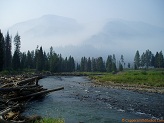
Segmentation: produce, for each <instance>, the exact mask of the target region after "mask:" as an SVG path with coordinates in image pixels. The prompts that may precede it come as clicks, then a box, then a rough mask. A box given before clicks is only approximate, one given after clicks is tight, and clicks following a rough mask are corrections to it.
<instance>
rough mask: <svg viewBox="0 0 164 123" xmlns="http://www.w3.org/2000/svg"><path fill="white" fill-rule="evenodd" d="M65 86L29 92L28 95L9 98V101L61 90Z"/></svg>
mask: <svg viewBox="0 0 164 123" xmlns="http://www.w3.org/2000/svg"><path fill="white" fill-rule="evenodd" d="M63 89H64V87H61V88H57V89H51V90H45V91H40V92H37V93H33V94H29V95H26V96H20V97H16V98H12V99H9V100H8V101H7V103H8V102H10V101H15V100H17V101H18V100H22V99H27V98H30V97H35V96H40V95H44V94H47V93H50V92H53V91H59V90H63Z"/></svg>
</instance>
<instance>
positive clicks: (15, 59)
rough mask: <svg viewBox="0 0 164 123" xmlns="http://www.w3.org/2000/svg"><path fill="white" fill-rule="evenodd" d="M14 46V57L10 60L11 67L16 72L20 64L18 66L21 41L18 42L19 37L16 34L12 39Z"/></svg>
mask: <svg viewBox="0 0 164 123" xmlns="http://www.w3.org/2000/svg"><path fill="white" fill-rule="evenodd" d="M14 45H15V51H14V55H13V59H12V66H13V69H14V70H18V69H20V67H21V64H20V45H21V41H20V36H19V35H18V33H17V34H16V35H15V37H14Z"/></svg>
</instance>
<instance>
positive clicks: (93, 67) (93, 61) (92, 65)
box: [91, 58, 97, 72]
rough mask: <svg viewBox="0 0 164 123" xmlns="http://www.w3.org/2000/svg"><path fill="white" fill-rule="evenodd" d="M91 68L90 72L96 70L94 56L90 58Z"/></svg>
mask: <svg viewBox="0 0 164 123" xmlns="http://www.w3.org/2000/svg"><path fill="white" fill-rule="evenodd" d="M91 70H92V72H95V71H97V67H96V60H95V58H92V62H91Z"/></svg>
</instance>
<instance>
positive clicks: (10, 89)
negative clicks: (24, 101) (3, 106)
mask: <svg viewBox="0 0 164 123" xmlns="http://www.w3.org/2000/svg"><path fill="white" fill-rule="evenodd" d="M37 86H38V85H26V86H18V87H9V88H0V92H11V91H20V90H23V89H24V90H28V89H30V88H33V87H37ZM40 87H43V86H40Z"/></svg>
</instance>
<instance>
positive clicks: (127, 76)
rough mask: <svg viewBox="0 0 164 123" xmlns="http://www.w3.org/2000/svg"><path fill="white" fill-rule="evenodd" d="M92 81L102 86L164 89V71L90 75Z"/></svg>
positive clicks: (130, 71) (134, 71) (131, 71)
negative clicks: (113, 84)
mask: <svg viewBox="0 0 164 123" xmlns="http://www.w3.org/2000/svg"><path fill="white" fill-rule="evenodd" d="M89 77H90V78H91V79H94V80H96V81H97V82H99V83H102V84H110V83H111V82H112V83H118V84H129V85H140V86H151V87H164V71H162V70H161V71H157V70H149V71H143V70H128V71H124V72H120V73H117V74H112V73H104V74H103V75H99V76H97V75H89Z"/></svg>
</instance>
